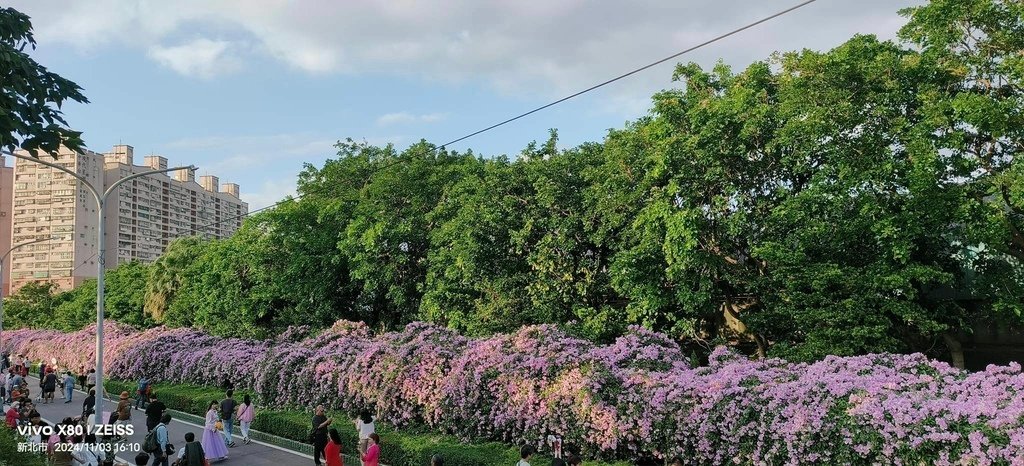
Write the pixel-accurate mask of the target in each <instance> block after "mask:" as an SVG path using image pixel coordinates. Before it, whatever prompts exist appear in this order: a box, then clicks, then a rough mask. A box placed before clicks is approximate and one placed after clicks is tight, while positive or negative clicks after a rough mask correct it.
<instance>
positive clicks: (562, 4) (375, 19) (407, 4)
mask: <svg viewBox="0 0 1024 466" xmlns="http://www.w3.org/2000/svg"><path fill="white" fill-rule="evenodd" d="M923 1H924V0H861V1H856V2H853V1H839V2H817V3H814V4H811V5H809V6H806V7H804V8H801V9H799V10H797V11H795V12H793V13H790V14H788V15H786V16H783V17H781V18H778V19H776V20H773V21H771V22H769V23H766V24H763V25H760V26H757V27H756V28H753V29H750V30H747V31H744V32H742V33H740V34H738V35H736V36H733V37H730V38H728V39H726V40H724V41H723V42H720V43H718V44H715V45H712V46H710V47H708V48H706V49H703V50H700V51H698V52H695V53H693V54H691V55H687V56H683V57H680V58H679V59H678V60H673V62H675V61H682V62H686V61H691V60H693V61H697V62H699V63H701V64H703V65H705V66H710V65H712V64H714V62H715V61H716V60H717V59H719V58H722V59H724V60H725V61H726V62H727V63H730V64H733V65H736V66H744V65H745V64H747V63H749V62H750V61H752V60H757V59H763V58H765V57H767V56H768V55H769V54H770V53H771V52H773V51H776V50H797V49H802V48H812V49H825V48H830V47H833V46H835V45H837V44H839V43H840V42H842V41H844V40H846V39H848V38H849V37H851V36H852V35H853V34H854V33H858V32H860V33H874V34H879V35H881V36H883V37H887V38H888V37H892V36H893V35H894V32H895V30H896V29H897V28H898V27H899V25H900V24H902V22H903V20H902V19H900V18H899V17H898V16H897V15H896V11H897V10H898V9H900V8H903V7H907V6H912V5H915V4H920V3H922V2H923ZM8 3H13V6H14V7H15V8H18V9H21V10H23V11H26V12H27V13H29V14H30V15H32V16H33V19H34V22H35V24H36V27H37V37H38V38H39V40H40V42H46V41H49V42H63V43H67V44H69V45H71V46H74V47H77V48H80V49H83V50H92V49H96V48H99V47H103V46H107V45H112V44H113V45H125V44H127V45H128V46H132V47H139V48H141V49H143V50H148V49H150V48H151V47H157V48H158V49H157V50H160V51H162V53H155V54H151V56H153V57H154V59H155V60H158V61H159V62H160V63H163V64H164V65H166V66H169V67H171V68H173V69H175V70H178V71H179V72H184V73H189V74H196V75H203V74H204V73H206V74H210V73H213V72H215V71H216V70H219V69H220V68H219V67H218V66H217V65H215V64H214V63H218V62H219V61H220V59H222V58H224V57H228V56H233V54H230V53H228V52H226V51H224V50H222V49H221V48H219V47H220V46H218V45H216V41H211V42H212V43H208V44H206V45H207V48H206V49H205V50H206V55H202V54H199V55H189V54H186V53H185V52H184V50H174V49H175V47H165V46H163V45H161V44H165V43H174V39H175V38H180V37H181V36H182V35H183V34H188V33H195V32H196V31H199V33H200V34H205V35H207V36H212V34H214V33H217V34H220V33H230V34H234V35H229V37H232V38H237V39H239V40H243V41H244V42H246V43H249V44H251V47H248V48H245V50H240V51H239V52H240V53H241V55H240V56H241V57H244V58H253V56H256V55H259V56H263V57H267V58H270V59H274V60H278V61H280V62H282V63H284V64H287V65H288V66H291V67H293V68H296V69H298V70H302V71H305V72H308V73H314V74H322V73H338V72H343V73H381V74H391V75H400V76H409V77H413V78H417V79H425V80H437V81H445V82H463V81H467V80H468V81H474V82H475V83H477V82H482V83H484V84H486V85H488V86H490V87H491V88H494V89H498V90H500V91H503V92H507V93H511V94H513V95H517V96H522V97H527V98H530V99H531V100H536V99H537V98H540V99H544V100H546V99H550V98H552V97H560V96H562V95H565V94H567V93H569V92H573V91H576V90H579V89H582V88H585V87H588V86H590V85H593V84H595V83H598V82H601V81H603V80H605V79H607V78H608V77H611V76H615V75H617V74H620V73H622V72H624V71H627V70H630V69H632V68H634V67H636V66H639V65H643V64H645V63H648V62H650V61H653V60H654V59H657V58H660V57H663V56H666V55H669V54H671V53H674V52H676V51H679V50H681V49H684V48H686V47H689V46H692V45H694V44H696V43H699V42H702V41H704V40H707V39H709V38H711V37H713V36H715V35H718V34H720V33H722V32H725V31H728V30H731V29H734V28H736V27H738V26H740V25H743V24H747V23H749V22H752V21H754V20H756V19H760V18H762V17H764V16H767V15H768V14H770V13H774V12H776V11H779V10H781V9H783V8H786V7H789V6H791V5H792V4H794V3H795V0H762V1H759V2H751V1H749V0H687V1H680V0H650V1H647V2H642V3H640V4H638V3H636V2H599V3H595V2H586V1H583V0H550V1H545V2H515V1H504V2H479V1H477V0H441V1H438V2H414V1H410V0H397V1H396V0H379V1H364V2H302V3H301V5H300V4H297V3H295V2H286V1H281V0H180V1H175V2H139V1H138V0H88V1H86V0H82V1H77V2H42V1H39V0H13V1H9V2H8ZM235 36H237V37H235ZM178 47H181V46H178ZM182 55H187V56H184V57H183V56H182ZM239 59H241V58H239ZM672 65H673V63H667V64H665V65H663V66H659V67H657V68H655V69H651V70H648V71H646V72H644V73H641V74H639V75H636V76H632V77H630V78H628V79H627V80H624V81H621V82H618V83H615V84H614V85H613V86H610V87H609V88H610V89H611V90H612V91H613V92H614V93H616V94H617V95H618V96H619V97H625V98H626V99H627V100H629V99H637V98H643V99H646V98H647V97H649V96H650V95H651V93H652V92H654V91H656V90H658V89H662V88H665V87H669V86H671V85H672V83H671V82H670V76H671V71H672Z"/></svg>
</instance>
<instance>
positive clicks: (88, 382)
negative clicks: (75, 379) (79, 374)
mask: <svg viewBox="0 0 1024 466" xmlns="http://www.w3.org/2000/svg"><path fill="white" fill-rule="evenodd" d="M94 387H96V369H89V374H88V375H86V376H85V388H87V389H88V390H89V391H92V389H93V388H94Z"/></svg>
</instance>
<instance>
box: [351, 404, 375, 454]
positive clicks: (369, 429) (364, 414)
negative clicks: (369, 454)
mask: <svg viewBox="0 0 1024 466" xmlns="http://www.w3.org/2000/svg"><path fill="white" fill-rule="evenodd" d="M374 420H375V419H374V417H373V416H372V415H371V414H370V411H369V410H366V409H364V410H362V411H360V412H359V417H357V418H356V419H355V421H354V422H355V425H356V432H358V433H359V454H360V455H365V454H366V449H367V448H369V446H370V434H372V433H374V432H377V427H376V426H374V424H373V421H374Z"/></svg>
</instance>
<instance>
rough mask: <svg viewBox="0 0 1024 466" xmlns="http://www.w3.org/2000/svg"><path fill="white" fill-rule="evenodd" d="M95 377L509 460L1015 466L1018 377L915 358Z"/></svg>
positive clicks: (28, 342)
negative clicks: (521, 452)
mask: <svg viewBox="0 0 1024 466" xmlns="http://www.w3.org/2000/svg"><path fill="white" fill-rule="evenodd" d="M5 333H6V334H5V338H4V344H5V346H6V347H5V348H4V350H9V351H13V352H15V353H26V354H28V355H29V356H30V357H32V358H46V359H49V358H50V357H56V358H57V359H58V360H60V361H62V364H67V365H69V366H71V367H77V366H78V365H80V364H86V365H87V364H88V362H89V361H90V360H91V358H92V357H93V355H92V349H93V347H94V346H95V332H94V329H84V330H81V331H79V332H75V333H70V334H63V333H60V332H54V331H46V330H17V331H14V332H5ZM106 335H107V338H106V344H107V346H106V348H107V349H106V355H107V359H106V361H107V363H108V366H107V370H108V372H109V373H110V374H111V375H112V376H114V377H117V378H121V379H135V378H137V377H139V376H140V375H142V374H145V375H147V376H149V377H151V378H155V379H157V380H163V381H171V382H182V383H193V384H204V385H220V384H222V383H223V382H224V381H225V380H230V381H231V382H233V383H234V384H235V385H236V386H237V387H240V388H243V389H247V390H252V391H254V392H255V393H256V394H257V397H258V400H259V402H260V403H262V404H263V405H265V406H267V405H273V406H278V407H301V408H308V407H310V406H314V405H317V404H323V405H325V406H328V407H330V408H333V409H337V410H344V411H350V412H353V411H356V410H358V409H361V408H364V407H367V408H371V409H376V410H378V411H379V412H380V413H381V415H382V417H383V418H385V419H386V420H387V421H388V422H390V423H392V424H394V425H397V426H407V425H426V426H429V427H431V428H433V429H435V430H439V431H442V432H446V433H450V434H455V435H458V436H461V437H463V438H467V439H469V438H472V439H495V440H502V441H506V442H511V443H521V442H524V441H536V442H537V443H540V441H541V439H543V438H544V437H545V436H546V435H547V434H558V435H561V436H563V437H564V438H565V441H566V442H572V443H576V444H578V445H581V446H583V447H584V449H585V450H586V452H587V454H589V455H592V456H599V457H604V458H652V457H654V458H665V457H673V456H679V457H682V458H683V459H684V461H685V462H688V463H692V464H755V465H778V464H787V465H797V464H811V463H813V464H897V465H901V464H908V465H909V464H915V465H916V464H939V465H953V464H971V465H988V464H1003V465H1024V373H1022V372H1021V367H1020V366H1019V365H1017V364H1013V365H1010V366H1007V367H997V366H991V367H989V368H988V369H987V370H986V371H984V372H978V373H968V372H964V371H960V370H957V369H954V368H952V367H950V366H949V365H947V364H945V363H942V362H937V361H932V360H928V359H927V358H925V357H924V356H922V355H891V354H876V355H867V356H859V357H848V358H839V357H829V358H826V359H825V360H823V361H819V362H816V363H812V364H802V363H801V364H797V363H789V362H786V361H783V360H779V359H766V360H759V361H754V360H750V359H747V358H745V357H742V356H740V355H737V354H735V353H732V352H730V351H729V350H727V349H724V348H719V349H718V350H716V351H715V352H714V353H713V354H712V357H711V362H710V364H709V366H707V367H690V366H689V365H688V364H687V363H686V358H685V357H684V355H683V354H682V352H681V351H680V349H679V347H678V345H676V344H675V343H674V342H673V341H671V340H670V339H668V338H666V337H665V336H664V335H661V334H657V333H654V332H650V331H646V330H643V329H641V328H632V329H630V331H629V333H628V334H626V335H624V336H622V337H620V338H619V339H618V340H617V341H615V342H614V343H613V344H610V345H595V344H593V343H591V342H588V341H585V340H580V339H577V338H573V337H571V336H569V335H566V334H565V333H563V332H562V331H560V330H559V329H558V328H556V327H554V326H531V327H524V328H522V329H520V330H519V331H517V332H516V333H512V334H502V335H495V336H492V337H488V338H476V339H473V338H467V337H463V336H461V335H458V334H455V333H453V332H451V331H449V330H447V329H444V328H440V327H436V326H433V325H428V324H424V323H413V324H410V325H408V326H407V327H406V328H405V329H404V330H402V331H399V332H391V333H385V334H382V335H373V334H371V332H370V331H369V330H368V329H367V328H366V327H365V326H364V325H362V324H359V323H352V322H338V323H337V324H336V325H335V326H334V327H332V328H330V329H328V330H325V331H323V332H320V333H319V334H313V333H311V332H309V330H308V329H301V328H300V329H294V330H292V331H289V332H287V333H286V334H285V335H282V336H280V337H279V338H277V339H274V340H269V341H247V340H238V339H230V338H227V339H225V338H218V337H214V336H210V335H207V334H204V333H202V332H199V331H195V330H189V329H169V328H154V329H150V330H146V331H135V330H131V329H129V328H127V327H124V326H120V325H116V324H112V325H111V326H110V328H109V329H107V332H106Z"/></svg>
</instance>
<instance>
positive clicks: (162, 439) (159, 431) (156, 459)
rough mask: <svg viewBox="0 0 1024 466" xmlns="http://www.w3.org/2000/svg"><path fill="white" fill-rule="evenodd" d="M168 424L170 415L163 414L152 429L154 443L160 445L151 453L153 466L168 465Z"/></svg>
mask: <svg viewBox="0 0 1024 466" xmlns="http://www.w3.org/2000/svg"><path fill="white" fill-rule="evenodd" d="M170 422H171V415H170V414H164V415H163V417H161V418H160V423H159V424H157V425H156V427H154V428H153V430H154V431H155V432H156V443H157V444H159V445H160V448H158V449H157V450H156V451H155V452H153V466H156V465H161V466H168V465H169V460H168V458H169V455H168V453H167V439H168V437H167V424H170Z"/></svg>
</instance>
